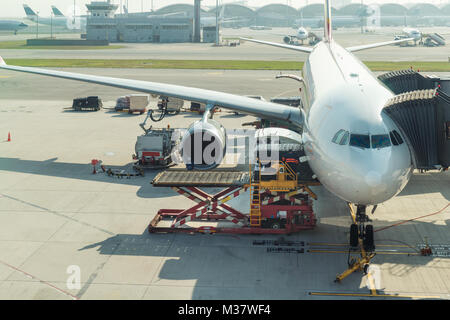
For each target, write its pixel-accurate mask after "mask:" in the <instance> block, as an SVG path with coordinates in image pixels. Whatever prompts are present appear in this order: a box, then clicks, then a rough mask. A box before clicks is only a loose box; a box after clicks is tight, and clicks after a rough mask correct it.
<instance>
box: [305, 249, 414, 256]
mask: <svg viewBox="0 0 450 320" xmlns="http://www.w3.org/2000/svg"><path fill="white" fill-rule="evenodd" d="M308 252H311V253H348V251H341V250H308ZM352 253H354V254H357V253H361V251H352ZM375 253H376V254H408V255H414V256H419V255H420V254H419V253H416V252H386V251H377V252H375Z"/></svg>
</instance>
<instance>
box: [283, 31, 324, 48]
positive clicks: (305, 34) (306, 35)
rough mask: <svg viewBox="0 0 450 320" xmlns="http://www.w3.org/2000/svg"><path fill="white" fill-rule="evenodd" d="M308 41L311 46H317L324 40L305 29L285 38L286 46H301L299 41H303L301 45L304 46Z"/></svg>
mask: <svg viewBox="0 0 450 320" xmlns="http://www.w3.org/2000/svg"><path fill="white" fill-rule="evenodd" d="M308 39H309V44H310V45H315V44H316V43H318V42H319V41H320V40H322V39H321V37H320V36H318V35H316V34H315V33H314V32H311V31H308V29H306V28H304V27H300V28H298V30H297V34H295V35H287V36H284V38H283V41H284V43H286V44H293V45H297V44H299V43H298V41H301V44H302V45H303V44H304V41H305V40H308Z"/></svg>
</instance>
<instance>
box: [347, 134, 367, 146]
mask: <svg viewBox="0 0 450 320" xmlns="http://www.w3.org/2000/svg"><path fill="white" fill-rule="evenodd" d="M350 145H351V146H353V147H359V148H366V149H369V148H370V138H369V135H365V134H353V133H352V134H351V135H350Z"/></svg>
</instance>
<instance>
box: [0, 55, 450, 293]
mask: <svg viewBox="0 0 450 320" xmlns="http://www.w3.org/2000/svg"><path fill="white" fill-rule="evenodd" d="M430 50H431V49H430ZM71 70H72V71H74V72H86V73H95V74H101V75H111V76H116V77H129V78H135V79H147V80H150V81H160V82H167V83H176V84H184V85H191V86H194V87H204V88H207V89H213V90H222V91H226V92H231V93H237V94H253V95H262V96H264V97H265V98H266V99H269V98H270V97H272V96H276V95H281V96H291V95H295V94H296V93H297V92H298V91H297V88H296V83H295V82H294V81H287V80H275V79H274V76H275V75H276V72H273V71H217V72H216V71H208V70H206V71H205V70H128V69H123V70H122V69H107V70H103V69H71ZM0 88H1V89H0V90H1V95H0V117H1V119H3V121H0V134H1V135H2V136H1V137H0V221H1V223H0V299H193V300H200V299H220V300H226V299H250V300H264V299H357V300H359V299H449V298H450V272H449V271H450V260H449V257H447V258H445V257H437V256H421V255H418V248H417V245H419V244H422V243H424V242H425V241H428V243H430V244H441V245H449V244H450V232H449V231H450V208H449V207H447V209H445V210H443V211H441V212H440V213H438V214H435V215H432V216H428V217H424V218H421V219H417V220H414V221H410V222H406V223H403V224H400V225H397V226H392V225H394V224H398V223H400V222H403V221H405V220H409V219H414V218H417V217H420V216H424V215H428V214H432V213H436V212H439V211H440V210H441V209H442V208H444V207H446V206H447V205H448V204H449V202H450V173H449V172H445V173H439V172H427V173H418V172H417V173H415V174H414V175H413V177H412V179H411V181H410V182H409V184H408V185H407V186H406V188H405V189H404V190H403V191H402V192H401V193H400V194H399V195H398V196H396V197H395V198H393V199H391V200H389V201H387V202H385V203H383V204H381V205H380V206H379V207H378V209H377V211H376V212H375V214H374V215H371V218H372V219H373V225H374V228H375V231H376V232H375V241H376V245H377V252H378V254H377V256H376V257H375V258H374V260H373V263H372V267H371V268H372V269H371V270H373V272H372V271H371V273H370V274H371V276H372V278H373V279H372V280H374V281H370V277H369V276H365V275H363V273H362V272H358V273H355V274H352V275H351V276H349V277H348V278H346V279H344V281H343V282H342V283H334V281H333V280H334V279H335V277H336V275H337V274H339V273H340V272H343V271H344V270H345V269H346V268H347V247H346V244H347V243H348V238H349V226H350V224H351V219H350V215H349V212H348V208H347V205H346V203H345V202H344V201H342V200H340V199H338V198H336V197H335V196H334V195H333V194H331V193H330V192H328V191H327V190H326V189H324V188H323V187H321V186H319V187H313V191H314V192H315V193H316V194H317V195H318V200H317V201H315V202H314V210H315V212H316V214H317V216H318V218H319V223H318V225H317V227H316V228H315V229H314V230H311V231H305V232H301V233H298V234H294V235H290V236H285V237H284V240H289V241H293V242H294V243H295V245H294V246H287V245H283V244H281V245H280V246H275V245H273V244H270V241H273V240H282V239H281V237H280V236H269V235H260V236H257V235H224V234H216V235H202V234H195V235H187V234H149V233H148V232H147V230H146V229H147V226H148V224H149V223H150V221H151V220H152V218H153V217H154V216H155V214H156V213H157V211H158V210H159V209H161V208H174V209H177V208H178V209H183V208H187V207H188V206H189V207H190V206H192V205H193V204H194V203H193V202H191V201H190V200H188V199H187V198H185V197H183V196H181V195H179V194H177V193H175V192H174V191H172V190H170V189H164V188H154V187H152V185H151V184H150V181H151V180H152V179H153V177H154V176H155V175H156V174H157V172H151V171H148V172H146V175H145V176H144V177H132V178H130V179H118V178H114V177H108V176H107V175H105V174H104V173H98V174H92V166H91V164H90V162H91V160H92V159H100V160H102V161H103V164H104V165H105V166H106V167H107V168H108V167H112V168H123V169H125V170H129V169H130V164H131V163H132V159H131V155H132V154H133V153H134V144H135V141H136V136H138V135H141V134H142V130H141V129H140V128H139V126H138V124H139V123H141V122H142V121H143V120H144V117H145V116H144V115H128V114H126V113H115V112H113V111H111V110H100V111H98V112H73V111H70V110H67V109H66V108H68V107H70V106H71V103H72V99H73V98H75V97H82V96H88V95H99V96H100V97H101V98H102V99H103V100H104V104H105V106H106V107H112V106H113V105H114V101H115V99H116V98H117V97H118V96H120V95H122V94H124V93H129V92H127V91H124V90H118V89H114V88H108V87H100V86H96V85H90V84H85V83H79V82H72V81H65V82H63V80H57V79H52V78H44V77H39V76H36V75H29V74H21V73H13V72H5V71H1V72H0ZM154 103H155V101H152V105H154ZM198 119H200V116H199V115H197V114H194V113H181V114H180V115H178V116H170V117H167V118H166V119H164V120H163V121H162V122H160V123H157V124H154V126H155V127H165V126H167V125H168V124H170V126H171V127H172V128H177V127H178V128H185V127H187V126H188V125H189V124H190V123H192V122H193V121H195V120H198ZM216 119H218V120H219V121H220V122H221V123H222V124H223V125H224V126H225V127H226V128H240V127H241V125H242V123H244V122H249V121H253V120H254V119H255V118H253V117H250V116H243V115H237V116H236V115H234V114H232V113H226V112H225V110H222V112H220V113H218V114H217V118H216ZM8 132H9V133H10V134H11V141H10V142H7V141H6V140H7V136H8ZM207 191H208V192H210V193H213V192H217V191H218V190H217V189H214V190H207ZM248 198H249V196H248V194H244V195H242V196H240V197H238V198H236V199H234V200H232V201H231V202H230V204H231V205H232V206H233V207H235V208H237V209H238V210H242V211H243V212H248V206H249V201H248ZM390 226H392V227H390ZM385 227H389V228H387V229H384V230H381V229H383V228H385ZM378 230H379V231H378ZM255 240H258V241H259V242H261V240H267V241H266V243H267V245H258V244H256V243H254V241H255ZM301 242H303V246H302V245H301ZM273 248H276V249H278V248H281V249H289V248H296V249H301V248H304V249H305V250H304V252H303V253H300V252H296V251H295V252H288V251H289V250H281V252H269V251H271V249H273ZM308 250H309V251H308ZM299 251H300V250H299ZM78 271H79V273H78ZM78 274H79V275H80V283H79V286H77V282H74V281H73V279H76V275H78ZM375 289H376V293H377V296H368V294H371V293H373V292H375Z"/></svg>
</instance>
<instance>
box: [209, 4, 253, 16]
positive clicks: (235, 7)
mask: <svg viewBox="0 0 450 320" xmlns="http://www.w3.org/2000/svg"><path fill="white" fill-rule="evenodd" d="M220 10H222V6H219V12H220ZM208 12H209V13H214V14H215V13H216V8H215V7H214V8H212V9H211V10H209V11H208ZM255 14H256V12H255V11H254V10H253V9H251V8H249V7H247V6H243V5H240V4H233V3H230V4H226V5H225V11H224V15H225V17H230V16H231V17H247V18H253V17H254V16H255Z"/></svg>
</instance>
